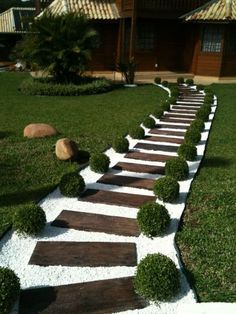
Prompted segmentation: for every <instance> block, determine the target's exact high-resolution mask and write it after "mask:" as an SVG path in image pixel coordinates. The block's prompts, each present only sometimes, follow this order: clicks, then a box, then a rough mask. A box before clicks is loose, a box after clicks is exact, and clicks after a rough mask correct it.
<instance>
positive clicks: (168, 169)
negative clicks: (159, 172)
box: [165, 157, 189, 181]
mask: <svg viewBox="0 0 236 314" xmlns="http://www.w3.org/2000/svg"><path fill="white" fill-rule="evenodd" d="M165 175H166V176H170V177H173V178H175V179H176V180H177V181H182V180H186V179H187V178H188V175H189V168H188V164H187V162H186V160H185V159H183V158H182V157H175V158H173V159H170V160H167V162H166V165H165Z"/></svg>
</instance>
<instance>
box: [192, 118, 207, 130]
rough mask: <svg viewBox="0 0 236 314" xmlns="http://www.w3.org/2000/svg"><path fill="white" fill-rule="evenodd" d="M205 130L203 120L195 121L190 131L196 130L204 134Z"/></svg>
mask: <svg viewBox="0 0 236 314" xmlns="http://www.w3.org/2000/svg"><path fill="white" fill-rule="evenodd" d="M204 128H205V123H204V121H203V120H202V119H195V120H193V122H192V123H191V124H190V126H189V129H195V130H198V131H199V132H202V131H203V130H204Z"/></svg>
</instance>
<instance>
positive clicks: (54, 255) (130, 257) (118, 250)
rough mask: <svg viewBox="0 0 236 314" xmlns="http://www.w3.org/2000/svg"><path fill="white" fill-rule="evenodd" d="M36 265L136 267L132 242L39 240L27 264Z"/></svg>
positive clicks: (135, 254) (135, 253) (134, 248)
mask: <svg viewBox="0 0 236 314" xmlns="http://www.w3.org/2000/svg"><path fill="white" fill-rule="evenodd" d="M29 264H30V265H39V266H55V265H61V266H80V267H87V266H89V267H100V266H104V267H105V266H106V267H111V266H135V265H136V264H137V252H136V244H135V243H127V242H124V243H118V242H69V241H68V242H57V241H52V242H49V241H42V242H41V241H38V242H37V244H36V247H35V249H34V251H33V254H32V256H31V258H30V261H29Z"/></svg>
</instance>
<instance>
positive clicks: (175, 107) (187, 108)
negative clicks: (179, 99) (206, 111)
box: [172, 104, 200, 112]
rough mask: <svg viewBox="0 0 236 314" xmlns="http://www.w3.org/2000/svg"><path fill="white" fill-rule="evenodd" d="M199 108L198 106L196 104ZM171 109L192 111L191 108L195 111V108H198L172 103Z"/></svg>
mask: <svg viewBox="0 0 236 314" xmlns="http://www.w3.org/2000/svg"><path fill="white" fill-rule="evenodd" d="M198 107H199V108H200V106H198ZM172 109H178V110H189V112H190V111H193V110H195V112H197V110H198V108H196V109H195V108H191V107H189V106H184V105H183V106H182V105H180V104H179V105H174V106H172Z"/></svg>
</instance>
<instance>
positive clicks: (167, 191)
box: [153, 176, 179, 203]
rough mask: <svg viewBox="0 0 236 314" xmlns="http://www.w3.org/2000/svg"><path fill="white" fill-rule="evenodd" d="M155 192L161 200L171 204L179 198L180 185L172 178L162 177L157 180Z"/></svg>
mask: <svg viewBox="0 0 236 314" xmlns="http://www.w3.org/2000/svg"><path fill="white" fill-rule="evenodd" d="M153 191H154V194H155V195H156V196H157V197H158V198H159V199H160V200H162V201H163V202H169V203H171V202H173V201H175V200H176V199H177V198H178V197H179V183H178V181H177V180H176V179H174V178H172V177H168V176H166V177H162V178H160V179H157V180H156V182H155V185H154V189H153Z"/></svg>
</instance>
